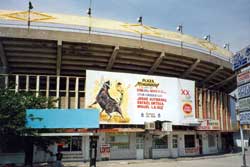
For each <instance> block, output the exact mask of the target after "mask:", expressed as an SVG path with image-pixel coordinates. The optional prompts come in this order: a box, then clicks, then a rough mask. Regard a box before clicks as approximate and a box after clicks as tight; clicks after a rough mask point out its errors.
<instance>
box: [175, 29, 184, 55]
mask: <svg viewBox="0 0 250 167" xmlns="http://www.w3.org/2000/svg"><path fill="white" fill-rule="evenodd" d="M176 30H177V31H178V32H179V33H181V34H183V25H182V24H180V25H178V26H177V27H176ZM182 48H183V42H182V40H181V55H183V50H182Z"/></svg>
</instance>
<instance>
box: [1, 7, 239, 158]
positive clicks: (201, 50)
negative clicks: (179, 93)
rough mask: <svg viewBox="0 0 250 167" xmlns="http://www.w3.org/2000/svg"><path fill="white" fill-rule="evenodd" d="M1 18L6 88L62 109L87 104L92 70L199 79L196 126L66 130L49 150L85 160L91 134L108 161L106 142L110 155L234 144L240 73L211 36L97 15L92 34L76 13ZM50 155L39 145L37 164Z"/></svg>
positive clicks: (211, 149)
mask: <svg viewBox="0 0 250 167" xmlns="http://www.w3.org/2000/svg"><path fill="white" fill-rule="evenodd" d="M6 14H8V15H6ZM12 15H15V16H18V17H16V18H14V17H10V16H12ZM37 15H39V16H37ZM0 16H1V17H0V18H1V19H4V20H5V22H4V24H1V27H0V32H1V33H0V57H1V61H0V67H1V71H2V72H1V74H0V76H1V85H2V86H3V87H6V88H7V87H8V88H9V89H11V90H13V91H16V92H17V91H29V92H33V93H35V94H36V95H37V96H39V95H42V96H46V97H54V98H59V101H58V102H56V104H55V106H56V107H58V108H63V109H78V108H85V107H86V104H85V100H86V99H85V94H86V91H87V90H85V86H86V83H85V81H86V70H89V69H90V70H99V71H113V72H123V73H133V74H138V75H139V74H144V75H149V76H161V77H174V78H182V79H188V80H193V81H195V91H194V96H195V97H194V99H195V102H194V103H195V106H194V108H195V111H194V117H195V119H196V120H197V122H196V124H191V123H187V124H183V125H175V124H173V125H172V129H173V130H172V131H171V132H162V131H161V129H157V128H156V129H155V128H151V129H150V128H147V127H145V125H142V124H138V125H136V124H100V128H99V129H98V130H96V131H92V130H89V129H65V133H63V134H54V135H56V136H62V142H61V143H60V142H59V143H56V144H55V145H54V146H51V148H49V149H50V150H51V151H53V152H56V151H57V146H58V145H60V144H61V145H62V147H63V150H64V154H65V156H64V160H72V159H74V160H81V161H83V160H86V161H87V160H88V159H89V136H91V135H93V134H95V135H98V136H99V140H98V159H102V157H101V156H102V155H101V152H100V151H99V150H100V148H101V147H104V146H105V145H107V144H108V146H109V147H110V159H144V158H165V157H166V158H167V157H178V156H193V155H201V154H215V153H219V152H223V151H226V150H227V149H228V148H229V146H233V132H235V131H237V124H236V122H235V118H234V116H235V114H234V112H235V111H234V110H233V109H232V107H231V108H230V96H229V95H228V93H230V92H231V91H232V90H234V89H235V88H236V75H235V74H234V73H233V71H232V70H231V63H230V58H231V55H232V53H230V52H229V51H227V50H225V49H223V48H220V47H219V46H217V45H215V44H213V43H211V42H209V41H206V40H202V39H197V38H194V37H191V36H188V35H185V34H181V33H179V32H169V31H165V30H159V29H152V28H150V27H148V26H144V25H140V26H142V27H141V28H142V29H143V31H141V30H140V31H138V30H137V28H138V27H136V26H133V24H127V23H121V22H115V21H107V20H101V19H99V20H95V22H94V23H93V24H92V31H91V32H88V31H86V30H87V28H88V26H87V25H88V24H87V23H88V22H87V23H86V24H85V22H84V21H86V20H88V18H84V17H80V16H79V17H78V16H74V19H75V21H76V22H75V23H74V22H72V19H70V16H60V15H53V14H46V19H45V18H44V19H42V17H45V14H44V15H42V14H41V13H32V15H31V18H35V17H38V18H39V17H41V18H39V19H37V20H36V22H35V21H33V22H31V27H30V28H29V29H28V28H27V27H25V26H26V25H24V24H23V22H22V21H21V20H22V19H21V18H19V17H24V18H25V19H26V18H27V17H25V16H26V15H25V12H24V14H23V16H21V15H18V14H16V13H15V12H11V11H1V12H0ZM62 17H63V18H62ZM71 17H73V16H71ZM93 19H94V18H93ZM31 20H32V19H31ZM77 20H78V22H77ZM79 20H84V21H83V23H81V24H85V25H81V24H80V23H79V22H80V21H79ZM13 22H14V23H15V24H13ZM52 23H56V24H52ZM78 23H79V24H78ZM61 24H67V26H64V27H62V26H61ZM79 26H80V28H79ZM140 36H142V38H140ZM45 135H46V134H45ZM51 135H53V134H47V136H48V137H49V136H51ZM106 147H107V146H106ZM0 156H2V157H4V156H5V157H4V158H1V160H5V162H7V161H14V160H10V159H11V157H12V158H13V159H19V162H21V161H22V158H23V154H22V153H18V154H17V153H0ZM7 157H8V158H7ZM48 159H49V155H48V154H46V153H45V152H43V151H42V150H41V149H40V148H38V147H35V149H34V162H42V161H48Z"/></svg>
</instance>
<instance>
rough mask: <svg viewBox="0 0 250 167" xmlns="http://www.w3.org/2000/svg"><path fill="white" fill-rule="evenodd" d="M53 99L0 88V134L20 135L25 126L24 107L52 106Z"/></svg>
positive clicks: (24, 130) (24, 131) (23, 131)
mask: <svg viewBox="0 0 250 167" xmlns="http://www.w3.org/2000/svg"><path fill="white" fill-rule="evenodd" d="M54 102H55V100H53V99H52V98H46V97H44V96H35V95H34V94H32V93H30V92H14V91H10V90H8V89H2V90H0V135H22V134H24V133H27V132H30V130H29V129H26V128H25V113H26V109H43V108H53V107H54V106H53V103H54Z"/></svg>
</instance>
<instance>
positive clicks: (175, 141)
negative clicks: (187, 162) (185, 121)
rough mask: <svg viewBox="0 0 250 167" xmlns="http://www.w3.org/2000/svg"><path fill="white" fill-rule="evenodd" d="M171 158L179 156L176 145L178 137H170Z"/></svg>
mask: <svg viewBox="0 0 250 167" xmlns="http://www.w3.org/2000/svg"><path fill="white" fill-rule="evenodd" d="M172 144H173V145H172V157H174V158H175V157H178V156H179V144H178V135H173V136H172Z"/></svg>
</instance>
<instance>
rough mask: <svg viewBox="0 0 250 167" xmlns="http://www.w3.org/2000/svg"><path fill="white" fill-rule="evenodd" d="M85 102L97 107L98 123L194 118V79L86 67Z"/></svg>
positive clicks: (175, 120) (178, 120)
mask: <svg viewBox="0 0 250 167" xmlns="http://www.w3.org/2000/svg"><path fill="white" fill-rule="evenodd" d="M85 97H86V98H85V105H86V107H88V108H97V109H98V110H99V112H100V123H101V124H144V123H145V122H153V121H156V120H160V121H172V122H173V124H180V122H181V121H182V120H183V119H185V118H189V119H191V118H193V119H194V111H195V105H194V102H195V100H194V82H193V81H189V80H183V79H177V78H170V77H158V76H147V75H138V74H127V73H113V72H102V71H93V70H87V72H86V95H85Z"/></svg>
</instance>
